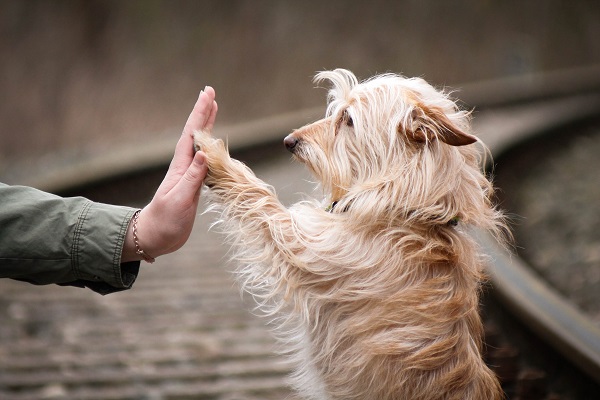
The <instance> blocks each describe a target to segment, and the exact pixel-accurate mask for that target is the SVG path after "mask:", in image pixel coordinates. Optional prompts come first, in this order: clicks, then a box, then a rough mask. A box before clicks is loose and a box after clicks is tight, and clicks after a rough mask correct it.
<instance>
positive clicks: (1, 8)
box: [0, 0, 600, 183]
mask: <svg viewBox="0 0 600 400" xmlns="http://www.w3.org/2000/svg"><path fill="white" fill-rule="evenodd" d="M598 37H600V7H598V5H597V4H596V3H595V2H593V1H584V0H577V1H570V2H563V1H558V0H553V1H544V2H522V1H512V0H511V1H505V0H502V1H500V0H495V1H479V0H461V1H455V2H434V1H391V0H390V1H385V0H375V1H370V2H368V3H367V2H360V1H357V0H354V1H328V2H323V1H316V0H306V1H302V2H296V1H291V0H285V1H278V2H270V1H262V0H259V1H227V2H221V1H160V0H154V1H127V2H121V1H115V0H88V1H69V2H66V1H61V2H50V1H39V0H27V1H19V0H17V1H8V0H0V60H2V61H1V62H0V99H1V100H0V121H1V124H0V181H1V180H4V181H7V180H8V182H9V183H17V182H14V180H15V179H16V178H14V177H18V176H19V175H18V174H16V175H15V174H14V172H15V171H21V170H26V169H27V168H29V166H38V167H39V166H42V167H44V168H46V166H47V167H48V168H51V167H52V165H54V164H56V163H64V162H69V160H72V159H81V158H85V157H86V156H87V155H89V154H92V153H98V152H109V151H110V149H111V148H114V147H115V146H120V145H121V144H122V143H136V142H138V141H143V140H152V139H153V138H156V137H159V136H165V135H176V134H177V132H178V131H179V130H180V129H181V127H182V126H183V124H184V122H185V119H186V118H187V115H188V113H189V111H190V109H191V107H192V105H193V102H194V100H195V98H196V96H197V94H198V92H199V90H200V89H202V88H203V87H204V85H206V84H211V85H213V86H214V87H215V88H216V89H217V93H218V100H219V104H220V117H219V124H232V123H236V122H240V121H247V120H250V119H254V118H257V117H261V116H268V115H274V114H277V113H280V112H283V111H289V110H297V109H300V108H304V107H310V106H314V105H320V104H324V98H325V91H324V90H314V86H315V84H313V83H312V81H311V79H312V76H313V75H314V73H315V72H316V71H319V70H323V69H331V68H335V67H344V68H348V69H351V70H353V71H354V72H355V73H356V74H357V75H358V76H359V77H361V78H366V77H368V76H370V75H372V74H375V73H381V72H388V71H393V72H399V73H404V74H406V75H419V76H423V77H425V78H426V79H428V80H429V81H431V82H432V83H434V84H436V85H450V86H453V87H457V86H460V84H461V83H463V82H472V81H477V80H484V79H489V78H495V77H502V76H507V75H515V74H524V73H531V72H538V71H546V70H555V69H561V68H566V67H572V66H579V65H586V64H590V63H598V62H600V44H599V43H598V40H597V38H598ZM38 169H39V168H38ZM32 171H35V168H33V167H32ZM11 177H13V178H11ZM11 179H12V181H11Z"/></svg>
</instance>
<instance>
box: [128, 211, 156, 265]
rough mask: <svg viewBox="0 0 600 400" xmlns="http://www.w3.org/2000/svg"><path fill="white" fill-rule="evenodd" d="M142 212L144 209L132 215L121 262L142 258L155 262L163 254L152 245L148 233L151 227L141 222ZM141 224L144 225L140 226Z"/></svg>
mask: <svg viewBox="0 0 600 400" xmlns="http://www.w3.org/2000/svg"><path fill="white" fill-rule="evenodd" d="M142 213H143V210H137V211H136V212H135V213H134V214H133V215H132V217H131V220H130V222H129V227H128V229H127V233H126V235H125V240H124V243H123V250H122V253H121V263H125V262H130V261H141V260H144V261H146V262H149V263H153V262H154V261H155V258H156V257H158V256H159V255H162V253H159V251H158V250H157V249H154V247H153V246H152V245H151V243H152V240H151V239H150V237H149V236H150V235H148V233H149V232H150V229H148V228H147V225H143V223H140V220H141V219H142V218H143V217H142V218H140V216H141V215H142ZM140 225H143V226H142V227H140Z"/></svg>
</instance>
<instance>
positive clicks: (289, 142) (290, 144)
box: [283, 135, 299, 153]
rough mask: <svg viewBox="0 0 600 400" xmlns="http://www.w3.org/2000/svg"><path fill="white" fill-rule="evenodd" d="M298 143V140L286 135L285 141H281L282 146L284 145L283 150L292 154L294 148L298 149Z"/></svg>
mask: <svg viewBox="0 0 600 400" xmlns="http://www.w3.org/2000/svg"><path fill="white" fill-rule="evenodd" d="M298 142H299V140H298V139H297V138H295V137H294V136H293V135H287V136H286V137H285V139H283V144H284V145H285V148H286V149H288V151H290V152H292V153H293V152H294V151H295V150H296V147H298Z"/></svg>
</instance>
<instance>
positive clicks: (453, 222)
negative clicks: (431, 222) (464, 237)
mask: <svg viewBox="0 0 600 400" xmlns="http://www.w3.org/2000/svg"><path fill="white" fill-rule="evenodd" d="M337 204H338V201H337V200H336V201H333V202H332V203H331V204H330V205H328V206H327V207H326V208H325V211H326V212H328V213H332V212H333V210H334V209H335V206H337ZM344 211H345V210H344ZM459 222H460V217H459V216H458V215H457V216H456V217H454V218H452V219H451V220H450V221H448V225H449V226H457V225H458V223H459Z"/></svg>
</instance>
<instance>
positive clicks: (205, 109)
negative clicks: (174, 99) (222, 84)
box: [160, 86, 216, 192]
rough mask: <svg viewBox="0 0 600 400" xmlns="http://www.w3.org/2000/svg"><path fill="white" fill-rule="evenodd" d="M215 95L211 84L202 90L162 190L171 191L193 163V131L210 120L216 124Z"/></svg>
mask: <svg viewBox="0 0 600 400" xmlns="http://www.w3.org/2000/svg"><path fill="white" fill-rule="evenodd" d="M214 96H215V91H214V89H213V88H212V87H210V86H207V87H206V88H205V90H203V91H201V92H200V95H199V96H198V100H197V101H196V103H195V105H194V108H193V110H192V112H191V113H190V116H189V117H188V120H187V122H186V124H185V127H184V129H183V133H182V135H181V136H180V138H179V140H178V141H177V145H176V146H175V153H174V155H173V159H172V161H171V164H170V165H169V170H168V171H167V175H166V176H165V179H164V181H163V185H161V186H162V187H161V188H160V190H161V191H163V192H168V191H170V190H171V189H172V188H173V187H174V185H176V184H177V182H178V181H179V179H180V178H181V176H182V175H183V174H184V173H185V172H186V171H187V169H188V167H189V166H190V164H191V163H192V160H193V158H194V150H193V144H194V140H193V137H192V133H193V132H194V131H195V130H198V129H201V128H203V127H204V126H205V125H206V123H207V121H209V120H210V121H211V126H212V125H214V119H215V117H216V110H215V111H213V108H214V106H215V104H216V102H215V101H214Z"/></svg>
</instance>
